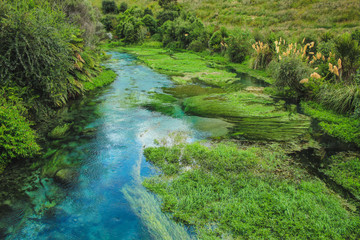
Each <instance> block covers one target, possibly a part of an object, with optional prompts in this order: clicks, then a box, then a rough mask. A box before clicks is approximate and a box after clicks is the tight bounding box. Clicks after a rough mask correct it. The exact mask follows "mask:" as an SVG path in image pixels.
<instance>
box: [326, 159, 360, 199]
mask: <svg viewBox="0 0 360 240" xmlns="http://www.w3.org/2000/svg"><path fill="white" fill-rule="evenodd" d="M322 171H323V172H324V173H325V174H327V175H328V176H330V177H331V178H332V179H333V180H334V181H336V182H337V183H338V184H339V185H341V186H344V187H345V188H346V189H348V190H349V191H350V192H351V193H352V194H354V196H355V197H357V198H360V178H359V176H360V159H359V154H357V153H351V152H350V153H338V154H336V155H333V156H331V157H330V158H329V159H327V162H326V167H325V168H324V169H322Z"/></svg>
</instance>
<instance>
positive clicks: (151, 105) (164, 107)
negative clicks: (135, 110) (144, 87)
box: [142, 93, 182, 116]
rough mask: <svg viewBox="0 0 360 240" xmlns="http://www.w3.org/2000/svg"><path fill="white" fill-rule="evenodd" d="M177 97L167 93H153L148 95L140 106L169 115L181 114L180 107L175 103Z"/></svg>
mask: <svg viewBox="0 0 360 240" xmlns="http://www.w3.org/2000/svg"><path fill="white" fill-rule="evenodd" d="M177 101H178V100H177V99H176V98H174V97H173V96H171V95H168V94H160V93H153V94H152V95H150V96H149V98H148V99H147V100H145V102H144V103H142V106H143V107H145V108H147V109H149V110H151V111H156V112H161V113H163V114H165V115H169V116H180V115H182V111H181V108H180V106H179V104H177Z"/></svg>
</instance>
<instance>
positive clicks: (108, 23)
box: [101, 15, 116, 32]
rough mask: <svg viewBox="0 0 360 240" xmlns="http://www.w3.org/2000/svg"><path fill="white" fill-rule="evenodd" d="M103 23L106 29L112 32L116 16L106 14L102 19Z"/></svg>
mask: <svg viewBox="0 0 360 240" xmlns="http://www.w3.org/2000/svg"><path fill="white" fill-rule="evenodd" d="M101 23H102V24H103V25H104V27H105V30H106V31H108V32H110V31H112V30H114V28H115V24H116V17H115V16H112V15H106V16H105V17H104V18H103V19H101Z"/></svg>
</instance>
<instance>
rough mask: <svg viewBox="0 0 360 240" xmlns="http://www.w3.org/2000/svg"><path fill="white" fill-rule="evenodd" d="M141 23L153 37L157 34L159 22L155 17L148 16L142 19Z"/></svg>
mask: <svg viewBox="0 0 360 240" xmlns="http://www.w3.org/2000/svg"><path fill="white" fill-rule="evenodd" d="M141 21H142V22H143V23H144V24H145V26H146V27H147V28H148V29H149V32H150V34H151V35H153V34H155V33H156V32H157V22H156V20H155V18H154V17H153V16H151V15H149V14H147V15H145V16H144V17H143V18H142V20H141Z"/></svg>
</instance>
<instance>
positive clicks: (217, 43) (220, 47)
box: [209, 28, 229, 52]
mask: <svg viewBox="0 0 360 240" xmlns="http://www.w3.org/2000/svg"><path fill="white" fill-rule="evenodd" d="M228 36H229V35H228V33H227V30H226V28H221V29H220V30H218V31H216V32H214V33H213V35H212V36H211V38H210V40H209V48H210V49H211V50H212V51H214V52H222V51H224V50H225V49H226V46H225V38H227V37H228Z"/></svg>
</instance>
